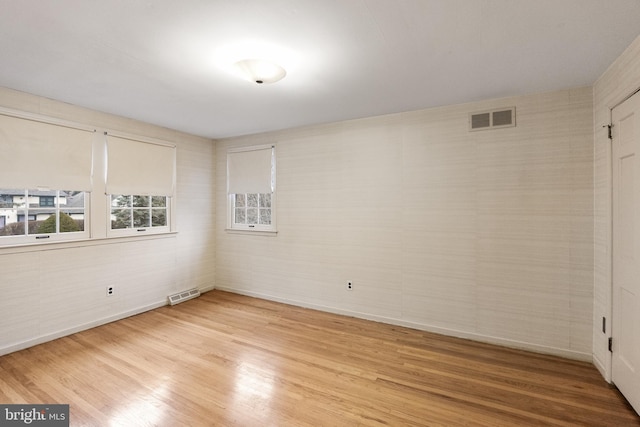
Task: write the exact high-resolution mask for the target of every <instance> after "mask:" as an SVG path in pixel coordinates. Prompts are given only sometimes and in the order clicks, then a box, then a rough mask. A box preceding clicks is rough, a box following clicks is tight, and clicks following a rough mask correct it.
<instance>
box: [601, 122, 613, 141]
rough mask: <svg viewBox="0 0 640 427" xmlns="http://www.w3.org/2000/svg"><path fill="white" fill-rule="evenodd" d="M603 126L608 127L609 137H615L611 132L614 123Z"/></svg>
mask: <svg viewBox="0 0 640 427" xmlns="http://www.w3.org/2000/svg"><path fill="white" fill-rule="evenodd" d="M602 127H603V128H604V127H606V128H607V138H609V139H613V135H612V134H611V128H612V127H613V125H604V126H602Z"/></svg>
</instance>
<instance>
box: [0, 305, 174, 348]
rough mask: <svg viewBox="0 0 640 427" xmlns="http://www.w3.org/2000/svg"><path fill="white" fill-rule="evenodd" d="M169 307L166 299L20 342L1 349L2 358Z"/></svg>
mask: <svg viewBox="0 0 640 427" xmlns="http://www.w3.org/2000/svg"><path fill="white" fill-rule="evenodd" d="M165 305H167V300H166V298H165V299H163V300H162V301H158V302H155V303H152V304H148V305H145V306H142V307H138V308H135V309H133V310H128V311H125V312H122V313H118V314H114V315H112V316H107V317H104V318H102V319H98V320H94V321H92V322H88V323H84V324H82V325H78V326H74V327H73V328H68V329H63V330H60V331H57V332H53V333H50V334H46V335H41V336H39V337H36V338H32V339H29V340H26V341H22V342H19V343H17V344H11V345H9V346H6V347H2V348H0V356H2V355H5V354H9V353H13V352H14V351H19V350H23V349H25V348H29V347H33V346H35V345H38V344H42V343H45V342H47V341H53V340H55V339H58V338H62V337H66V336H67V335H71V334H75V333H76V332H81V331H85V330H87V329H91V328H95V327H97V326H101V325H105V324H107V323H111V322H115V321H116V320H121V319H124V318H126V317H130V316H135V315H136V314H140V313H144V312H145V311H149V310H153V309H156V308H159V307H162V306H165Z"/></svg>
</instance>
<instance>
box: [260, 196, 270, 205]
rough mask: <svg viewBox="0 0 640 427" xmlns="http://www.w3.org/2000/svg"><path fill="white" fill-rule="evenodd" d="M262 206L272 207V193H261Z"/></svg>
mask: <svg viewBox="0 0 640 427" xmlns="http://www.w3.org/2000/svg"><path fill="white" fill-rule="evenodd" d="M260 207H261V208H270V207H271V193H262V194H260Z"/></svg>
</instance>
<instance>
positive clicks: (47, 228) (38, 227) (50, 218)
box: [29, 209, 58, 234]
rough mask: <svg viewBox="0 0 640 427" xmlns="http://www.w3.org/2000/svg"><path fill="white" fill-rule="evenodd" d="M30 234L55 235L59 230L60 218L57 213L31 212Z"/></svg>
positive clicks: (33, 210) (34, 210)
mask: <svg viewBox="0 0 640 427" xmlns="http://www.w3.org/2000/svg"><path fill="white" fill-rule="evenodd" d="M29 218H30V219H33V218H35V221H33V220H32V221H29V234H54V233H57V232H58V231H57V230H58V229H57V227H58V224H57V223H58V218H57V216H56V213H55V211H53V212H52V211H50V210H48V211H42V210H37V209H30V210H29Z"/></svg>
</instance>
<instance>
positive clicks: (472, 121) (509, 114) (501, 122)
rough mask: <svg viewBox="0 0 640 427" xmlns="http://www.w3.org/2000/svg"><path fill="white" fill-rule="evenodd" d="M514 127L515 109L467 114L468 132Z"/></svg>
mask: <svg viewBox="0 0 640 427" xmlns="http://www.w3.org/2000/svg"><path fill="white" fill-rule="evenodd" d="M515 125H516V107H510V108H500V109H497V110H490V111H481V112H478V113H471V114H469V130H470V131H471V130H485V129H498V128H507V127H513V126H515Z"/></svg>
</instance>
